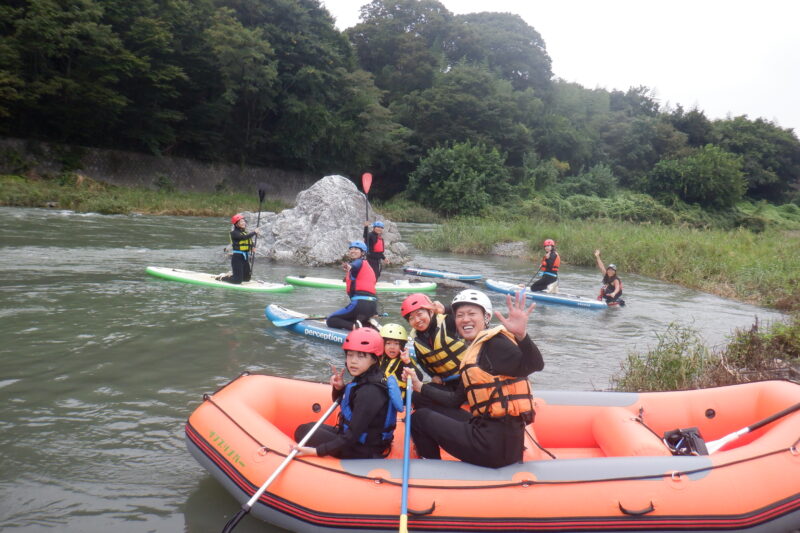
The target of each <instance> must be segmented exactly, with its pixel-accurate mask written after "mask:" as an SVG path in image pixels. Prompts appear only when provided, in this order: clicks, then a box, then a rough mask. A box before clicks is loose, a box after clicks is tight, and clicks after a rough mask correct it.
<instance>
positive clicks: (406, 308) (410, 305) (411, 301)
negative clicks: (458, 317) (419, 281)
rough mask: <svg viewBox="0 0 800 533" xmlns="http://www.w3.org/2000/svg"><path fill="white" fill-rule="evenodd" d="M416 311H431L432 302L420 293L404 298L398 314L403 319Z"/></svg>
mask: <svg viewBox="0 0 800 533" xmlns="http://www.w3.org/2000/svg"><path fill="white" fill-rule="evenodd" d="M417 309H428V310H433V302H432V301H431V299H430V298H428V295H427V294H422V293H421V292H415V293H414V294H409V295H408V296H406V299H405V300H403V303H402V304H400V314H401V315H402V316H403V318H406V317H408V315H410V314H411V313H413V312H414V311H416V310H417Z"/></svg>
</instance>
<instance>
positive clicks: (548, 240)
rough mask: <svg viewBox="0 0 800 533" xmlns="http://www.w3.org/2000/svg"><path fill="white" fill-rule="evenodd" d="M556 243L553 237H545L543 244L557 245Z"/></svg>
mask: <svg viewBox="0 0 800 533" xmlns="http://www.w3.org/2000/svg"><path fill="white" fill-rule="evenodd" d="M555 245H556V241H554V240H553V239H545V240H544V244H543V245H542V246H555Z"/></svg>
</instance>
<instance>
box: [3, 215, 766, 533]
mask: <svg viewBox="0 0 800 533" xmlns="http://www.w3.org/2000/svg"><path fill="white" fill-rule="evenodd" d="M227 229H228V226H227V224H226V221H225V220H224V219H222V218H220V219H214V218H186V217H152V216H101V215H94V214H77V213H72V212H64V211H52V210H39V209H14V208H0V250H2V253H1V254H0V273H2V276H1V277H0V297H1V298H2V306H0V319H2V320H0V333H1V334H2V336H1V337H0V338H2V345H0V400H2V402H0V406H1V407H0V410H2V416H0V447H1V448H2V454H0V530H2V531H25V532H29V531H30V532H36V531H47V532H52V531H75V532H78V531H80V532H94V531H97V532H101V531H102V532H105V531H110V530H114V531H116V532H118V533H127V532H142V531H181V530H183V531H188V532H203V533H205V532H217V531H220V530H221V529H222V526H223V525H224V524H225V522H226V521H227V519H228V518H229V517H230V516H232V515H233V514H234V513H235V512H236V511H237V510H238V505H237V504H236V502H235V501H234V500H233V499H232V498H231V497H230V496H228V494H227V493H226V492H225V491H224V490H223V489H222V488H221V487H220V486H219V485H218V484H217V483H216V482H215V481H213V480H212V479H211V478H210V477H209V476H208V475H207V474H206V473H205V471H204V470H202V468H201V467H200V466H199V465H198V464H197V463H196V462H195V461H194V459H192V457H191V456H190V455H189V454H188V452H187V451H186V449H185V447H184V444H183V424H184V422H185V420H186V418H187V416H188V415H189V414H190V413H191V411H192V410H193V409H194V408H195V407H196V406H197V405H198V404H199V403H200V401H201V397H202V394H203V393H206V392H213V391H214V390H215V389H216V388H217V387H219V386H220V385H222V384H224V383H226V382H227V381H228V380H230V379H231V378H233V377H235V376H236V375H238V374H239V373H241V372H242V371H245V370H249V371H253V372H263V373H270V374H275V375H281V376H291V377H297V378H303V379H313V380H319V381H327V377H328V368H329V367H328V363H330V362H335V363H339V362H340V359H341V358H340V356H339V353H340V352H339V350H338V349H337V348H336V347H334V346H332V345H328V344H325V343H321V342H317V341H313V340H308V339H306V338H303V337H300V336H297V335H294V334H292V333H289V332H287V331H285V330H280V329H277V328H274V327H272V326H271V324H270V323H269V322H268V321H267V320H266V319H265V318H264V314H263V311H264V307H265V306H266V305H267V304H268V303H272V302H275V303H280V304H282V305H285V306H287V307H290V308H294V309H298V310H304V311H311V312H313V313H314V314H319V313H320V312H322V313H323V314H324V313H325V312H327V311H331V310H334V309H337V308H338V307H341V306H342V305H343V304H344V303H345V300H346V299H345V297H344V296H343V294H342V293H340V292H339V291H325V290H314V289H296V290H295V291H293V292H291V293H286V294H276V295H268V294H263V295H257V294H248V293H242V292H238V291H225V290H219V289H211V288H202V287H198V286H193V285H186V284H181V283H174V282H169V281H164V280H160V279H156V278H152V277H150V276H147V275H146V274H145V273H144V269H145V267H147V266H148V265H155V266H174V267H178V268H185V269H189V270H199V271H205V272H222V271H225V270H227V268H228V264H227V260H226V259H225V258H224V256H223V254H222V248H223V247H224V245H225V244H226V243H227ZM402 229H403V232H404V235H409V234H410V233H413V232H414V231H424V230H425V227H424V226H414V225H403V226H402ZM564 259H565V260H566V262H568V259H569V258H564ZM607 259H608V260H612V261H613V258H612V257H608V258H607ZM414 263H415V264H417V265H419V266H425V267H429V268H440V269H445V270H451V271H457V272H465V273H473V272H480V273H482V274H484V276H486V277H493V278H496V279H502V280H508V281H519V282H524V281H526V280H528V279H529V278H530V275H531V273H532V265H530V264H529V263H526V262H524V261H522V260H518V259H506V258H498V257H476V256H456V255H451V254H428V255H425V256H423V255H421V254H417V256H416V257H415V260H414ZM621 269H622V270H621V272H620V274H621V276H622V278H623V280H624V282H625V293H626V300H627V302H628V304H629V305H628V306H627V307H625V308H624V309H609V310H604V311H591V310H583V309H576V308H570V307H563V306H546V305H539V306H538V307H537V308H536V310H535V311H534V315H533V317H532V318H531V322H530V328H529V331H530V333H531V336H532V337H533V339H534V340H535V341H536V342H537V343H538V344H539V346H540V348H541V349H542V352H543V354H544V357H545V362H546V368H545V370H544V371H543V372H541V373H538V374H535V375H534V383H535V387H536V388H538V389H584V390H586V389H602V388H606V387H607V386H608V383H609V378H610V377H611V376H612V375H613V374H614V373H615V372H616V371H617V369H618V368H619V364H620V361H622V360H623V359H624V358H625V356H626V355H627V353H628V352H629V351H630V350H634V349H635V350H640V351H641V350H645V349H646V348H647V347H648V346H651V345H652V344H654V342H655V340H656V334H658V333H661V332H663V331H664V329H665V327H666V325H667V324H669V323H670V322H679V323H682V324H689V325H693V326H694V327H695V328H697V329H698V330H699V331H701V332H702V334H703V336H704V337H705V339H706V340H707V342H709V343H711V344H717V343H721V342H723V341H724V340H725V337H726V336H727V335H728V334H729V333H730V331H731V329H732V328H734V327H737V326H738V327H746V326H749V325H750V324H752V322H753V319H754V317H756V316H758V317H759V319H760V320H766V321H769V320H774V319H776V318H778V317H780V315H779V314H778V313H775V312H772V311H769V310H765V309H761V308H757V307H753V306H749V305H745V304H741V303H737V302H732V301H729V300H723V299H721V298H717V297H715V296H711V295H708V294H704V293H699V292H696V291H692V290H688V289H684V288H681V287H678V286H675V285H669V284H665V283H662V282H658V281H654V280H650V279H647V278H643V277H640V276H634V275H630V274H626V273H625V272H624V265H621ZM562 270H563V274H562V276H561V286H562V289H564V290H565V291H568V292H572V293H577V294H583V295H587V296H589V295H594V294H596V292H597V289H598V286H599V278H600V276H599V273H598V272H597V271H596V270H594V269H586V268H575V267H570V266H569V265H568V264H567V265H564V267H563V268H562ZM340 272H341V270H339V269H337V268H332V267H331V268H318V269H309V268H299V267H291V266H276V265H274V264H270V263H269V262H267V261H265V260H263V259H261V260H257V261H256V275H255V277H256V278H263V279H270V280H280V279H282V278H283V277H284V276H285V275H287V274H290V273H291V274H309V275H311V274H313V275H316V276H326V277H339V276H340ZM401 274H402V273H401V271H400V270H399V269H392V268H390V269H389V270H388V271H387V272H385V274H384V276H383V279H392V278H398V277H401ZM457 291H458V289H457V288H454V287H440V288H439V289H438V290H437V293H436V295H435V297H436V298H437V299H440V300H442V301H443V302H448V301H449V300H450V299H451V298H452V296H453V295H454V294H455V293H456V292H457ZM402 298H403V295H402V294H397V295H389V294H385V295H382V296H381V307H382V310H383V311H385V312H388V313H389V314H390V316H391V319H394V320H400V318H399V312H398V311H399V305H400V302H401V300H402ZM492 300H493V302H494V303H495V305H497V306H498V307H500V308H501V309H502V302H503V297H502V295H499V294H498V295H495V294H492ZM265 530H267V531H277V530H276V529H274V528H270V527H268V526H265V525H264V524H261V523H259V522H257V521H256V520H253V519H252V518H250V517H248V518H245V520H243V521H242V522H241V523H240V524H239V525H238V526H237V527H236V531H237V532H239V533H248V532H255V531H265Z"/></svg>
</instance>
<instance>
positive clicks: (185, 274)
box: [146, 266, 294, 292]
mask: <svg viewBox="0 0 800 533" xmlns="http://www.w3.org/2000/svg"><path fill="white" fill-rule="evenodd" d="M146 271H147V273H148V274H150V275H151V276H155V277H157V278H163V279H168V280H170V281H180V282H183V283H191V284H193V285H203V286H206V287H219V288H222V289H233V290H235V291H250V292H289V291H291V290H292V289H293V288H294V287H292V286H291V285H287V284H285V283H272V282H269V281H260V280H250V281H244V282H242V284H241V285H236V284H233V283H228V282H225V281H220V280H218V279H215V276H214V274H206V273H205V272H193V271H191V270H181V269H180V268H166V267H154V266H149V267H147V270H146Z"/></svg>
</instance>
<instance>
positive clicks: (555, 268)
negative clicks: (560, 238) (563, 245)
mask: <svg viewBox="0 0 800 533" xmlns="http://www.w3.org/2000/svg"><path fill="white" fill-rule="evenodd" d="M553 253H554V254H556V258H555V260H554V261H553V266H552V268H550V269H548V268H547V257H546V256H544V257H542V266H541V267H540V268H539V270H541V271H542V272H558V267H559V265H561V256H560V255H558V252H553Z"/></svg>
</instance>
